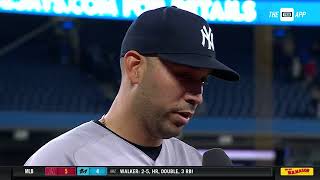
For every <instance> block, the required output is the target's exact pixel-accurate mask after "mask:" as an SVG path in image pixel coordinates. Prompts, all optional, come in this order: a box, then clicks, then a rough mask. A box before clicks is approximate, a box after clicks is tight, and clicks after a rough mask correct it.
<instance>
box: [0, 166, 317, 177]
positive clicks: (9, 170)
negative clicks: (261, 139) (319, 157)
mask: <svg viewBox="0 0 320 180" xmlns="http://www.w3.org/2000/svg"><path fill="white" fill-rule="evenodd" d="M5 169H6V171H4V170H5ZM319 170H320V168H317V167H157V166H152V167H131V166H130V167H126V166H124V167H118V166H115V167H82V166H81V167H0V177H1V180H7V179H8V180H9V179H10V180H11V179H12V180H14V179H19V180H23V178H26V179H30V178H32V179H35V180H36V179H38V178H39V179H43V178H46V177H48V178H49V179H52V178H53V179H61V178H62V179H63V178H65V179H70V178H71V177H72V179H73V178H75V177H80V178H79V179H81V177H82V178H83V177H90V179H91V178H92V179H93V180H94V179H95V177H98V178H99V179H101V178H103V177H105V179H107V178H109V177H197V178H201V177H212V178H217V179H221V180H223V179H230V178H235V179H252V178H253V179H264V180H266V179H270V180H278V179H279V180H288V179H295V180H297V179H299V180H304V179H308V180H311V179H318V180H319V179H320V173H319V172H320V171H319ZM103 179H104V178H103Z"/></svg>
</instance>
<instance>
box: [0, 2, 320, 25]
mask: <svg viewBox="0 0 320 180" xmlns="http://www.w3.org/2000/svg"><path fill="white" fill-rule="evenodd" d="M163 6H177V7H179V8H182V9H185V10H188V11H191V12H193V13H196V14H198V15H200V16H202V17H203V18H205V19H206V20H207V21H208V22H210V23H215V24H248V25H293V26H319V25H320V18H319V17H320V2H319V1H318V2H317V1H311V0H307V1H305V0H304V1H293V0H291V1H289V0H282V1H275V0H274V1H271V0H270V1H269V0H197V1H195V0H156V1H155V0H0V13H1V12H2V13H18V14H32V15H45V16H68V17H83V18H97V19H114V20H133V19H135V18H136V17H137V16H139V15H140V14H141V13H143V12H144V11H147V10H150V9H155V8H158V7H163Z"/></svg>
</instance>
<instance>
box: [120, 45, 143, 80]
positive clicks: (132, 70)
mask: <svg viewBox="0 0 320 180" xmlns="http://www.w3.org/2000/svg"><path fill="white" fill-rule="evenodd" d="M123 61H124V62H123V63H124V64H123V65H124V66H123V67H124V70H125V72H126V74H127V77H128V79H129V80H130V82H131V83H132V84H137V83H139V81H140V80H141V75H142V68H143V66H142V65H143V63H144V61H145V58H144V57H143V56H142V55H141V54H139V53H138V52H136V51H128V52H127V53H126V54H125V56H124V59H123Z"/></svg>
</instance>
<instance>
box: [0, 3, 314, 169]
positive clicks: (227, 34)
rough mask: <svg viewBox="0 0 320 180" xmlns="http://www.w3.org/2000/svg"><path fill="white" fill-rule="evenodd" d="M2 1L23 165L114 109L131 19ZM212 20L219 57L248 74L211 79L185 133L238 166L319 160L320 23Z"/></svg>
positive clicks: (2, 120)
mask: <svg viewBox="0 0 320 180" xmlns="http://www.w3.org/2000/svg"><path fill="white" fill-rule="evenodd" d="M3 2H4V1H2V2H1V3H2V4H1V3H0V12H2V13H0V20H1V21H0V22H1V24H0V27H1V35H0V165H2V166H4V165H23V164H24V162H25V161H26V160H27V158H28V157H29V156H30V155H31V154H33V153H34V152H35V151H36V150H37V149H38V148H39V147H41V146H42V145H44V144H45V143H46V142H48V141H49V140H51V139H53V138H54V137H56V136H58V135H60V134H61V133H63V132H65V131H67V130H69V129H71V128H73V127H75V126H77V125H80V124H81V123H83V122H86V121H89V120H95V119H98V118H100V117H101V116H102V115H103V114H104V113H105V112H107V110H108V108H109V107H110V105H111V103H112V100H113V98H114V97H115V94H116V92H117V90H118V87H119V83H120V68H119V51H120V46H121V42H122V38H123V36H124V34H125V32H126V30H127V28H128V27H129V25H130V24H131V21H130V20H117V19H101V18H98V19H95V18H85V17H59V16H51V15H50V16H49V15H48V16H47V15H30V11H28V13H27V14H28V15H26V14H23V13H21V12H18V13H15V12H14V11H12V12H13V13H10V12H9V11H8V10H6V11H5V10H4V9H5V8H3V7H4V3H3ZM93 2H94V1H93V0H92V3H93ZM145 2H147V1H145ZM221 3H222V4H223V1H221ZM53 5H54V4H53ZM53 5H52V6H53ZM7 9H8V8H7ZM257 13H259V12H257ZM267 16H269V14H268V15H267ZM318 18H319V17H318ZM211 25H212V29H213V32H214V41H215V49H216V52H217V57H218V59H220V60H221V61H222V62H224V63H225V64H227V65H228V66H230V67H232V68H233V69H235V70H237V71H238V72H239V73H240V74H241V80H240V82H238V83H229V82H224V81H221V80H219V79H214V78H211V79H210V80H209V84H208V85H206V87H205V92H204V97H205V102H204V104H203V105H201V106H200V107H199V109H198V112H197V115H196V116H195V117H194V119H193V120H192V122H191V123H190V124H189V125H188V126H187V127H186V128H185V129H184V132H183V134H181V136H179V138H181V139H182V140H184V141H185V142H187V143H189V144H190V145H193V146H194V147H196V148H198V149H199V150H200V151H204V150H206V149H209V148H213V147H221V148H224V149H225V150H226V152H227V154H228V155H229V156H230V157H231V158H232V159H233V161H234V162H235V163H236V164H238V165H247V166H256V165H320V143H319V142H320V141H319V139H320V119H319V118H320V84H319V83H320V81H319V80H320V79H319V68H320V63H319V62H320V33H319V32H320V28H319V26H316V24H315V25H308V26H299V24H297V25H294V26H289V25H285V26H282V25H281V24H280V25H279V24H277V25H273V24H272V23H271V24H269V25H268V24H265V25H263V24H250V23H249V24H246V23H244V24H242V23H236V24H232V22H230V21H229V22H223V21H221V22H217V23H214V24H211ZM318 25H320V23H319V24H318Z"/></svg>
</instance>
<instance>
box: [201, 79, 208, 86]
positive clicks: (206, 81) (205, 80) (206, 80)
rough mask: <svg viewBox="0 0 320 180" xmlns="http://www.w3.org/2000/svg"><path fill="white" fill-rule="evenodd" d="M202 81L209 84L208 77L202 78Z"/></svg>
mask: <svg viewBox="0 0 320 180" xmlns="http://www.w3.org/2000/svg"><path fill="white" fill-rule="evenodd" d="M201 82H202V84H203V85H208V84H209V82H208V78H202V79H201Z"/></svg>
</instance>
